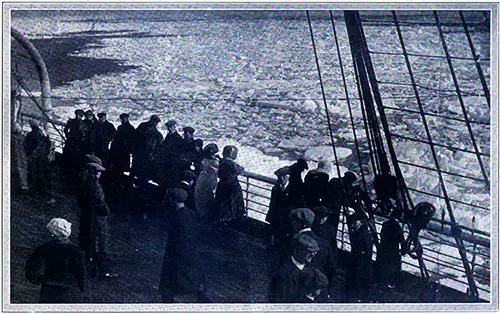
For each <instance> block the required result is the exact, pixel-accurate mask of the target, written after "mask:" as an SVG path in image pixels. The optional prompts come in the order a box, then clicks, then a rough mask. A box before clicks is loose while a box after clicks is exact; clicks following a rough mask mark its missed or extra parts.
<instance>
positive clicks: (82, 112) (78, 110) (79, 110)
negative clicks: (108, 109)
mask: <svg viewBox="0 0 500 314" xmlns="http://www.w3.org/2000/svg"><path fill="white" fill-rule="evenodd" d="M77 114H81V115H85V111H83V110H82V109H76V110H75V115H77Z"/></svg>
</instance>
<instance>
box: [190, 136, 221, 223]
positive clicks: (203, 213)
mask: <svg viewBox="0 0 500 314" xmlns="http://www.w3.org/2000/svg"><path fill="white" fill-rule="evenodd" d="M218 151H219V148H218V147H217V145H216V144H213V143H212V144H208V145H207V146H206V147H205V149H204V150H203V154H204V158H203V160H202V162H201V172H200V175H199V177H198V180H197V181H196V186H195V188H194V200H195V204H196V211H197V212H198V215H199V216H200V218H201V219H210V216H211V215H212V211H213V210H214V206H215V189H216V188H217V171H218V170H219V159H218V157H217V156H216V155H215V154H217V152H218Z"/></svg>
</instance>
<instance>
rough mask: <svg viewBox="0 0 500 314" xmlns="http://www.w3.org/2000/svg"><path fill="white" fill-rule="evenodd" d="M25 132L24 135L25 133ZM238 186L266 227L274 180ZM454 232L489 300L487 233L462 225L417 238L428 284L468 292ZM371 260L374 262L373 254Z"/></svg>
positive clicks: (344, 237)
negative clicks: (462, 244) (459, 238)
mask: <svg viewBox="0 0 500 314" xmlns="http://www.w3.org/2000/svg"><path fill="white" fill-rule="evenodd" d="M40 118H41V117H39V116H36V115H31V114H27V113H21V114H20V115H19V119H20V121H19V122H21V124H22V125H23V127H24V128H26V126H27V125H28V123H27V122H28V121H29V120H31V119H40ZM49 122H52V123H50V124H47V129H46V132H47V133H48V135H49V136H50V139H51V140H52V141H53V142H54V143H55V147H56V151H58V152H62V149H63V146H64V139H63V138H62V136H61V133H60V132H58V131H57V130H55V128H60V130H62V129H63V128H64V123H62V122H60V121H57V120H53V121H49ZM25 130H26V131H27V129H25ZM60 130H59V131H60ZM240 183H241V187H242V190H243V197H244V200H245V206H246V213H247V216H248V217H249V218H252V219H255V220H258V221H261V222H263V223H266V224H267V222H266V221H265V217H266V213H267V210H268V208H269V201H270V198H271V189H272V187H273V185H274V184H275V183H276V180H275V179H273V178H270V177H266V176H263V175H259V174H255V173H250V172H245V173H244V175H242V176H240ZM383 222H384V218H383V217H378V216H376V217H375V225H376V228H377V232H380V230H381V226H382V223H383ZM458 229H459V230H460V231H461V238H462V240H463V241H464V242H465V249H466V252H467V257H468V260H469V261H470V264H471V268H472V269H473V274H474V280H475V281H476V285H477V287H478V290H479V296H480V298H481V299H484V300H490V234H489V233H487V232H484V231H481V230H477V229H473V228H469V227H467V226H462V225H456V226H454V225H453V224H452V223H450V222H449V221H443V220H440V219H433V220H432V221H431V222H430V223H429V225H428V226H427V229H426V230H423V231H422V232H421V234H420V241H421V243H422V245H423V248H424V254H423V260H424V262H425V264H426V268H427V270H428V272H429V274H430V280H433V281H439V283H441V284H442V285H444V286H448V287H451V288H453V289H455V290H458V291H462V292H468V287H469V285H468V282H467V276H466V273H465V270H464V268H463V264H462V260H461V258H460V254H459V252H458V249H457V245H456V244H455V241H454V235H453V233H452V232H453V230H458ZM407 235H408V229H407V227H405V236H407ZM337 240H338V245H339V248H340V249H342V250H345V251H350V249H351V245H350V241H349V235H348V232H347V225H346V220H345V217H344V216H343V215H341V217H340V224H339V228H338V234H337ZM373 258H374V259H375V258H376V252H375V254H374V256H373ZM403 270H404V271H407V272H411V273H416V274H418V273H420V266H419V262H418V261H417V260H415V259H412V258H411V257H409V256H408V255H406V256H405V257H403Z"/></svg>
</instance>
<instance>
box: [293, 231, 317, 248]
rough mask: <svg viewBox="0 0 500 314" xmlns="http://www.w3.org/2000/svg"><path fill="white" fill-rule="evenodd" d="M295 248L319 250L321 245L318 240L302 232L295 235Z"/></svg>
mask: <svg viewBox="0 0 500 314" xmlns="http://www.w3.org/2000/svg"><path fill="white" fill-rule="evenodd" d="M294 242H295V243H294V247H295V248H304V249H306V250H307V251H309V252H318V251H319V245H318V242H317V241H316V240H314V239H313V238H312V237H311V236H310V235H307V234H304V233H301V234H299V235H297V237H295V241H294Z"/></svg>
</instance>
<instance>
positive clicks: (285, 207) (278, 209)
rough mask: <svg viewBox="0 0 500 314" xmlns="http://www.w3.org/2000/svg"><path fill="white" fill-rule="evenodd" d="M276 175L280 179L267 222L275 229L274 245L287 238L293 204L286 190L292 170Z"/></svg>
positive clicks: (274, 191) (284, 170)
mask: <svg viewBox="0 0 500 314" xmlns="http://www.w3.org/2000/svg"><path fill="white" fill-rule="evenodd" d="M274 174H275V175H276V176H277V177H278V181H277V182H276V184H275V185H274V186H273V188H272V190H271V200H270V202H269V210H268V212H267V215H266V221H267V222H268V223H269V224H270V225H271V228H272V229H273V238H272V240H271V242H272V243H273V245H274V244H277V242H280V241H282V240H283V239H284V238H285V237H286V233H287V229H288V228H287V226H288V215H289V214H290V211H291V204H290V200H289V199H288V192H287V190H286V185H287V183H288V179H289V178H290V168H288V167H283V168H280V169H278V170H276V171H275V172H274Z"/></svg>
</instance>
